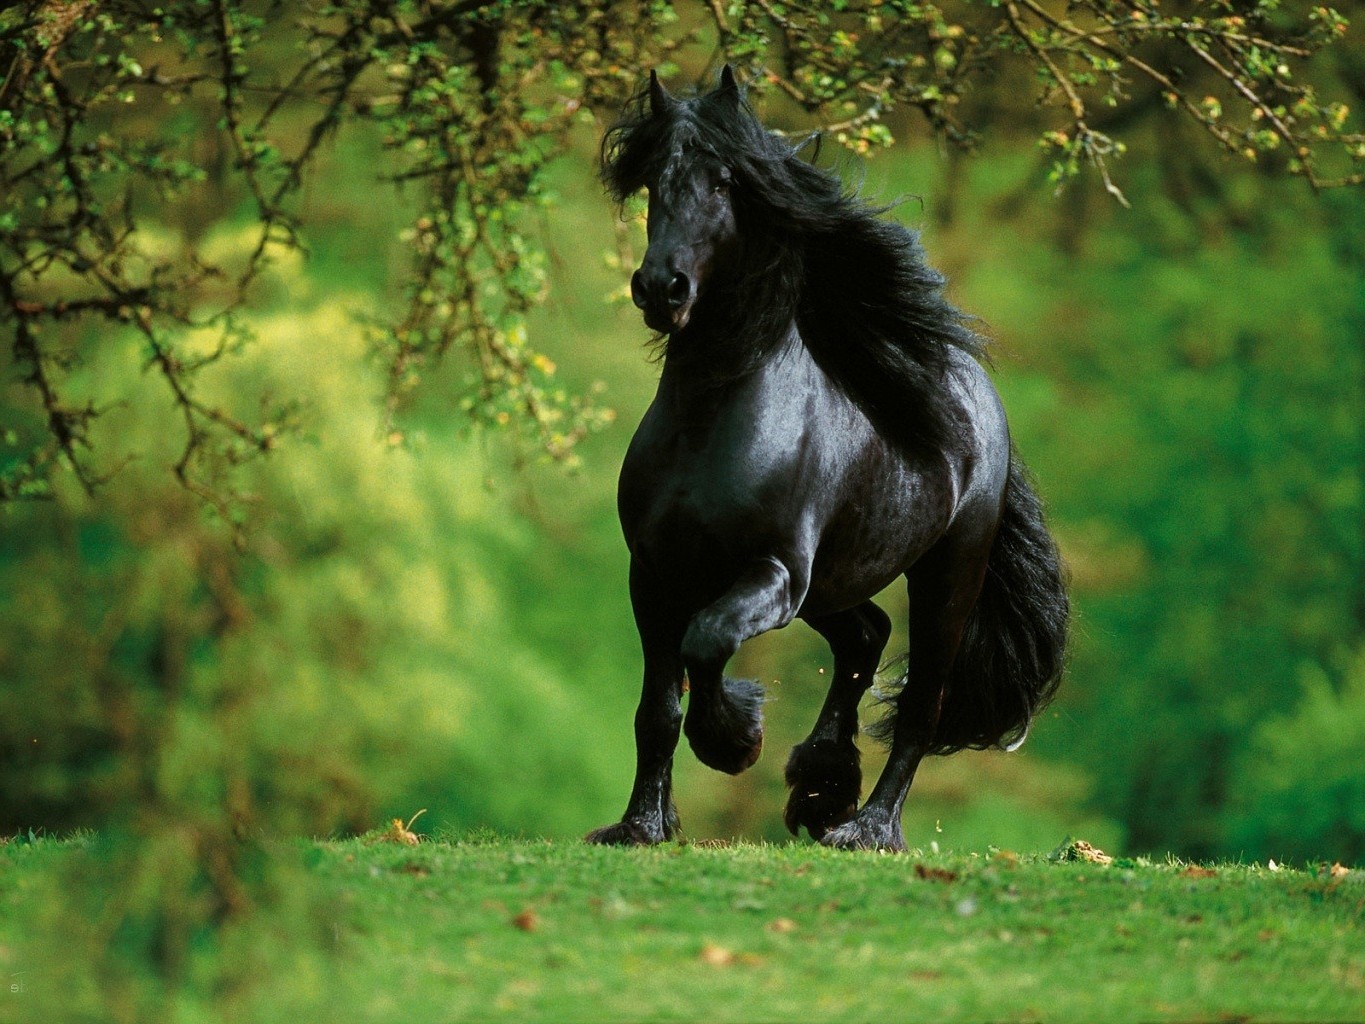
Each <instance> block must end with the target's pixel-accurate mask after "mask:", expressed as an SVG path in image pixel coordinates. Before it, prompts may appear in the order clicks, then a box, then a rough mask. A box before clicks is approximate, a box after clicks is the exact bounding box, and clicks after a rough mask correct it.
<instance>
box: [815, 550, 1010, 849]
mask: <svg viewBox="0 0 1365 1024" xmlns="http://www.w3.org/2000/svg"><path fill="white" fill-rule="evenodd" d="M989 549H990V539H989V535H987V537H986V538H985V539H984V540H981V539H975V538H974V539H973V541H972V542H970V543H968V544H963V543H962V542H961V541H960V540H959V541H958V542H957V543H954V542H953V541H945V542H941V544H940V545H939V546H938V547H936V548H934V549H933V550H931V551H930V552H929V553H928V554H926V555H925V556H924V557H923V558H922V559H920V561H919V562H917V563H916V564H915V566H914V568H913V569H911V571H910V572H909V573H908V574H907V581H908V584H909V593H910V652H909V654H908V656H907V658H906V676H905V682H904V685H903V686H902V688H901V690H900V693H899V694H897V695H896V697H895V701H894V704H893V706H892V713H891V715H890V717H889V718H888V721H887V723H885V725H886V728H885V730H883V731H884V732H889V734H890V735H889V739H890V743H891V750H890V754H889V756H888V758H887V762H886V767H885V768H884V769H883V770H882V774H881V777H880V778H879V779H878V780H877V784H876V785H875V786H874V787H873V789H872V793H871V794H870V795H869V796H868V798H867V802H866V803H864V804H863V806H862V808H861V809H859V811H858V812H857V813H856V814H855V815H854V816H853V817H852V818H850V819H849V820H848V821H846V822H844V823H843V824H842V825H839V826H838V827H837V828H834V829H831V830H830V831H829V832H828V833H826V834H825V835H824V836H823V837H822V838H821V840H820V841H821V842H822V843H824V844H825V845H826V846H834V847H839V848H841V849H849V850H904V849H905V838H904V835H903V833H902V831H901V810H902V808H903V807H904V805H905V797H906V793H907V792H908V791H909V789H910V783H911V782H912V781H914V778H915V772H916V770H917V769H918V768H919V764H920V761H922V760H923V759H924V757H925V756H926V755H927V754H929V753H932V752H934V750H935V740H936V733H937V730H938V726H939V717H940V714H941V713H942V710H943V699H944V693H945V690H946V687H947V685H948V681H949V678H950V673H951V671H952V668H953V662H954V660H955V659H956V657H957V653H958V648H959V646H960V645H961V643H962V636H963V630H964V628H965V626H966V624H967V620H968V618H969V617H970V615H971V613H972V609H973V607H974V606H975V604H976V601H977V597H978V595H979V594H980V592H981V584H982V579H983V576H984V574H985V569H986V559H987V554H988V552H989ZM879 724H881V723H879Z"/></svg>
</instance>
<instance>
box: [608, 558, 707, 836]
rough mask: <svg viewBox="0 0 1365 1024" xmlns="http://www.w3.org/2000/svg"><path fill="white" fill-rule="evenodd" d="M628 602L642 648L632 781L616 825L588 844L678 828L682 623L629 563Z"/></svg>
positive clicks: (660, 833) (664, 833)
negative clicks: (675, 754) (676, 779)
mask: <svg viewBox="0 0 1365 1024" xmlns="http://www.w3.org/2000/svg"><path fill="white" fill-rule="evenodd" d="M631 602H632V604H633V605H634V608H635V622H636V626H637V627H638V628H639V631H640V644H641V647H642V648H643V651H644V661H645V673H644V685H643V687H642V689H641V692H640V704H639V707H638V708H637V709H636V711H635V785H634V786H633V787H632V788H631V791H630V801H629V802H628V803H627V804H626V813H625V814H623V815H622V816H621V820H620V821H619V822H617V823H616V824H615V825H607V826H605V827H604V828H599V829H595V830H594V831H592V832H589V833H588V834H587V835H586V836H585V837H584V838H585V839H586V840H587V841H588V842H590V843H603V844H607V845H614V846H643V845H648V844H651V843H661V842H663V841H664V840H666V839H671V838H672V837H673V834H674V833H675V832H676V831H677V829H678V812H677V810H676V809H675V808H674V806H673V752H674V750H676V749H677V746H678V733H679V730H680V728H681V726H682V717H683V716H682V690H683V663H682V655H681V653H680V649H681V646H682V632H683V631H682V627H681V625H673V624H671V622H672V620H671V617H670V616H669V615H668V614H667V613H666V612H664V611H663V609H662V606H661V605H660V604H659V603H658V602H657V601H655V600H654V598H653V596H652V595H651V592H650V589H649V588H648V587H647V586H646V585H645V584H644V583H643V582H642V581H641V579H640V574H639V573H638V571H636V570H635V568H634V567H632V572H631Z"/></svg>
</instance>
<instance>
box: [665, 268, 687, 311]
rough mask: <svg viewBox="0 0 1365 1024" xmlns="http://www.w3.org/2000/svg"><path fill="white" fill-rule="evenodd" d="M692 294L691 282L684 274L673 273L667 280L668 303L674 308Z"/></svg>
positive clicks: (682, 303)
mask: <svg viewBox="0 0 1365 1024" xmlns="http://www.w3.org/2000/svg"><path fill="white" fill-rule="evenodd" d="M691 295H692V282H691V281H689V280H688V279H687V275H686V274H674V275H673V280H671V281H669V282H668V304H669V305H670V306H672V307H673V308H674V309H678V308H679V307H680V306H682V305H684V304H685V303H686V302H687V300H688V298H690V297H691Z"/></svg>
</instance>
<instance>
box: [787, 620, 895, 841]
mask: <svg viewBox="0 0 1365 1024" xmlns="http://www.w3.org/2000/svg"><path fill="white" fill-rule="evenodd" d="M806 621H807V622H808V623H809V624H810V626H811V628H812V629H814V630H815V631H816V632H817V633H819V634H820V635H821V636H822V637H824V638H825V641H826V642H827V643H828V644H829V646H830V650H831V651H833V653H834V679H833V681H832V682H831V683H830V687H829V693H828V694H827V695H826V696H825V703H824V705H823V706H822V707H821V708H820V716H819V717H818V718H817V719H816V721H815V725H814V726H813V727H812V728H811V731H810V735H809V736H807V737H806V738H805V739H804V740H802V741H801V742H800V743H798V744H797V745H796V746H795V747H793V748H792V752H791V757H790V758H789V759H788V760H787V770H786V779H787V785H788V786H789V787H791V795H790V796H788V798H787V809H786V811H785V813H784V814H783V816H782V817H783V820H784V821H785V822H786V825H787V828H788V830H789V831H790V832H791V834H792V835H799V834H800V830H801V829H802V828H803V827H804V828H805V829H806V830H807V831H808V832H810V835H811V838H812V839H819V838H821V837H822V836H824V835H825V833H827V832H829V830H830V829H832V828H834V827H835V826H836V825H840V824H842V823H843V822H845V821H847V820H848V819H849V818H851V817H853V814H854V812H855V811H857V809H858V797H859V796H860V795H861V790H862V778H863V773H862V769H861V768H860V767H859V764H858V761H859V753H858V747H857V745H856V744H855V743H854V737H855V736H857V734H858V702H859V701H860V700H862V696H863V694H864V693H866V692H867V689H868V687H869V686H871V685H872V681H873V679H874V678H875V676H876V672H877V665H878V663H879V662H880V661H881V657H882V651H884V650H885V649H886V642H887V640H888V639H890V637H891V620H890V619H889V618H888V617H887V614H886V612H884V611H882V610H881V609H880V608H878V607H877V606H876V605H875V604H873V603H872V602H871V601H865V602H864V603H863V604H861V605H858V606H857V607H854V608H849V609H848V610H847V611H842V612H836V613H834V614H833V615H825V616H821V617H819V618H812V619H807V620H806Z"/></svg>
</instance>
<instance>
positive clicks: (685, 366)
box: [659, 310, 809, 415]
mask: <svg viewBox="0 0 1365 1024" xmlns="http://www.w3.org/2000/svg"><path fill="white" fill-rule="evenodd" d="M699 312H700V310H699ZM711 312H712V313H713V314H714V313H717V312H719V311H718V310H712V311H711ZM744 330H745V325H744V323H743V319H742V318H729V317H718V316H717V317H715V318H714V319H713V318H712V316H705V317H699V318H697V319H696V320H694V322H693V323H691V324H689V325H688V326H687V328H686V329H685V330H684V331H681V332H679V333H678V334H677V335H675V336H673V337H671V338H669V339H668V342H667V345H666V347H665V350H664V359H663V372H662V374H661V375H660V379H659V392H660V394H661V395H666V396H670V397H671V398H672V399H673V400H674V402H675V404H677V405H678V406H679V408H680V409H681V408H682V407H687V408H690V409H691V410H692V411H693V412H694V413H697V414H700V415H705V411H706V410H708V409H711V408H714V407H716V406H718V405H721V404H724V403H725V402H727V401H730V400H731V399H732V398H733V396H734V394H735V393H736V392H737V391H738V390H741V389H743V388H744V387H745V386H747V384H748V383H749V382H750V381H752V380H753V379H754V378H755V377H756V376H759V375H762V374H764V373H768V372H772V370H773V369H774V368H776V367H779V366H783V365H788V364H791V363H793V361H794V360H793V357H805V358H809V355H808V354H807V353H805V351H804V347H803V346H802V344H801V338H800V335H799V334H798V332H797V330H796V322H795V316H794V315H792V316H789V317H788V318H787V320H786V323H785V325H784V326H783V327H782V328H781V329H780V330H776V331H774V333H773V335H771V336H768V337H763V338H754V337H752V336H745V334H744Z"/></svg>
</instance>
